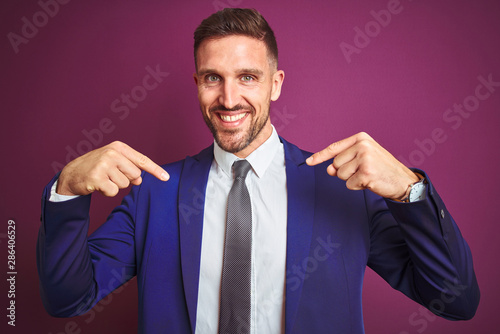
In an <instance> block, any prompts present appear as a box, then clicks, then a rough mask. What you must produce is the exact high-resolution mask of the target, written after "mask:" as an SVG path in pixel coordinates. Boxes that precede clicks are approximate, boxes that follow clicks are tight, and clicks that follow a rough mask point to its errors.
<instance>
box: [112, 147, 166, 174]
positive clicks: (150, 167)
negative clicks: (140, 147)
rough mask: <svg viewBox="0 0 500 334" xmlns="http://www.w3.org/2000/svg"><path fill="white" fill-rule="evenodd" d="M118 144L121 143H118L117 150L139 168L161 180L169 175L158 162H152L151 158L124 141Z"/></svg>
mask: <svg viewBox="0 0 500 334" xmlns="http://www.w3.org/2000/svg"><path fill="white" fill-rule="evenodd" d="M120 144H121V145H119V148H118V151H119V152H120V153H121V154H123V155H124V156H125V157H126V158H127V159H129V160H130V161H131V162H132V163H133V164H134V165H136V166H137V167H138V168H139V169H141V170H143V171H145V172H148V173H149V174H151V175H153V176H154V177H156V178H157V179H159V180H161V181H167V180H168V179H169V178H170V175H168V173H167V172H166V171H165V170H164V169H163V168H161V167H160V166H159V165H158V164H156V163H155V162H153V160H151V159H149V158H148V157H147V156H145V155H144V154H142V153H140V152H138V151H136V150H134V149H133V148H132V147H130V146H128V145H127V144H125V143H120Z"/></svg>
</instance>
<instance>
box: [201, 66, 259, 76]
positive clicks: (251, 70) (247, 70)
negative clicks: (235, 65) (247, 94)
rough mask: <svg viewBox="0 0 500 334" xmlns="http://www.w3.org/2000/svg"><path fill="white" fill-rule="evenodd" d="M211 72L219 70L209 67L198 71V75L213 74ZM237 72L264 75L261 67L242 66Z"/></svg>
mask: <svg viewBox="0 0 500 334" xmlns="http://www.w3.org/2000/svg"><path fill="white" fill-rule="evenodd" d="M211 73H217V71H216V70H215V69H211V68H207V69H204V70H200V71H198V76H203V75H206V74H211ZM236 73H237V74H244V73H247V74H253V75H256V76H262V75H264V72H263V71H261V70H259V69H257V68H241V69H238V70H237V71H236Z"/></svg>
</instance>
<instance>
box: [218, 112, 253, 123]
mask: <svg viewBox="0 0 500 334" xmlns="http://www.w3.org/2000/svg"><path fill="white" fill-rule="evenodd" d="M246 114H247V113H246V112H244V113H241V114H236V115H222V114H219V117H220V119H221V120H223V121H224V122H236V121H239V120H240V119H242V118H243V117H245V116H246Z"/></svg>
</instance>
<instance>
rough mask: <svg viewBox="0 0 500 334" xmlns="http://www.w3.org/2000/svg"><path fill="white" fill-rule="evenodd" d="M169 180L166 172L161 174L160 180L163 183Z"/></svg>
mask: <svg viewBox="0 0 500 334" xmlns="http://www.w3.org/2000/svg"><path fill="white" fill-rule="evenodd" d="M169 178H170V175H168V173H167V172H163V173H161V179H162V180H163V181H167V180H168V179H169Z"/></svg>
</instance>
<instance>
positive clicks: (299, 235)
mask: <svg viewBox="0 0 500 334" xmlns="http://www.w3.org/2000/svg"><path fill="white" fill-rule="evenodd" d="M281 141H282V142H283V144H284V148H285V159H286V176H287V196H288V225H287V253H286V258H287V259H286V268H287V269H286V301H285V303H286V305H285V312H286V315H285V331H286V333H307V332H309V333H363V320H362V305H361V290H362V284H363V275H364V272H365V268H366V266H367V265H368V266H370V267H371V268H372V269H373V270H375V271H376V272H377V273H378V274H379V275H380V276H382V277H383V278H384V279H385V280H386V281H387V282H388V283H389V284H390V285H391V286H392V287H394V288H395V289H398V290H400V291H401V292H402V293H404V294H405V295H407V296H408V297H410V298H412V299H413V300H415V301H417V302H418V303H420V304H422V305H424V306H426V307H428V308H431V309H434V312H436V313H437V314H439V315H441V316H443V317H445V318H449V319H469V318H471V317H472V316H473V315H474V313H475V311H476V308H477V305H478V302H479V289H478V286H477V282H476V278H475V274H474V270H473V265H472V256H471V253H470V250H469V247H468V246H467V244H466V242H465V240H464V239H463V238H462V236H461V234H460V232H459V230H458V227H457V226H456V224H455V222H454V221H453V219H452V217H451V215H450V214H449V212H448V211H447V209H446V207H445V205H444V204H443V202H442V201H441V199H440V197H439V196H438V194H437V193H436V191H435V189H434V187H433V186H432V183H430V182H429V184H428V194H427V199H426V200H423V201H420V202H416V203H399V202H393V201H390V200H385V199H383V198H381V197H379V196H377V195H375V194H373V193H372V192H370V191H368V190H365V191H351V190H348V189H347V188H346V186H345V182H344V181H342V180H339V179H338V178H336V177H331V176H329V175H328V174H327V173H326V171H325V168H326V166H327V165H326V163H325V164H322V165H320V166H316V167H310V166H307V165H306V164H305V159H306V158H307V157H309V156H310V153H308V152H304V151H301V150H300V149H298V148H297V147H296V146H294V145H292V144H290V143H288V142H286V141H285V140H283V139H281ZM212 160H213V147H209V148H207V149H205V150H203V151H202V152H200V153H199V154H198V155H196V156H193V157H187V158H186V159H185V160H182V161H179V162H175V163H172V164H168V165H165V166H164V168H165V169H166V170H167V171H168V172H169V173H170V175H171V178H170V180H169V181H168V182H162V181H159V180H157V179H155V178H154V177H153V176H151V175H149V174H144V175H143V182H142V184H141V185H140V186H134V187H132V190H131V192H130V194H128V195H127V196H126V197H125V198H124V200H123V202H122V204H121V205H120V206H118V207H117V208H115V210H114V211H113V212H112V213H111V215H110V216H109V218H108V220H107V222H106V223H104V224H103V225H102V226H100V227H99V228H98V229H97V230H96V231H95V232H94V233H93V234H92V235H91V236H90V237H88V239H87V231H88V220H89V214H88V211H89V206H90V195H89V196H82V197H79V198H76V199H73V200H70V201H67V202H61V203H52V202H49V201H48V197H49V194H50V187H51V186H52V184H53V182H54V180H55V179H54V180H52V182H50V184H49V185H48V186H47V187H46V188H45V191H44V198H43V201H42V225H41V227H40V233H39V240H38V247H37V261H38V269H39V275H40V282H41V284H40V289H41V295H42V299H43V302H44V305H45V307H46V309H47V311H48V312H49V313H50V314H52V315H54V316H61V317H70V316H74V315H77V314H82V313H84V312H85V311H87V310H89V309H90V308H91V307H92V306H93V305H95V304H96V303H97V302H98V301H99V299H100V298H103V297H104V296H105V295H106V294H107V293H110V292H111V291H112V290H114V289H115V288H117V287H119V286H120V285H121V284H123V283H124V282H125V281H126V280H128V279H130V278H131V277H133V276H135V275H136V276H137V284H138V293H139V298H138V299H139V332H141V333H148V334H151V333H191V332H194V330H195V323H196V308H197V295H198V280H199V269H200V252H201V237H202V227H203V214H204V212H203V210H204V194H205V188H206V184H207V178H208V173H209V169H210V165H211V163H212ZM214 307H217V306H216V305H214Z"/></svg>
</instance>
